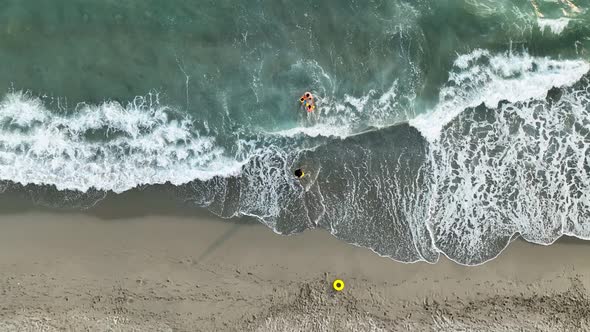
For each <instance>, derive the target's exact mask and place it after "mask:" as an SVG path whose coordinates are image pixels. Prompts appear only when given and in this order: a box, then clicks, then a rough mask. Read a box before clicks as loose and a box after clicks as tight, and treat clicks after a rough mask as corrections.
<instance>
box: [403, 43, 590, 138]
mask: <svg viewBox="0 0 590 332" xmlns="http://www.w3.org/2000/svg"><path fill="white" fill-rule="evenodd" d="M588 70H590V66H589V64H588V63H587V62H585V61H582V60H553V59H549V58H540V57H532V56H530V55H528V54H526V53H523V54H515V53H505V54H495V55H494V54H491V53H490V52H489V51H486V50H480V49H477V50H475V51H473V52H471V53H469V54H465V55H461V56H459V57H458V58H457V60H456V61H455V62H454V64H453V69H452V70H451V72H450V73H449V79H448V81H447V83H446V84H445V86H444V87H443V88H442V89H441V90H440V97H439V102H438V104H437V106H436V107H435V108H434V110H433V111H431V112H428V113H425V114H421V115H419V116H417V117H416V118H414V119H412V120H410V124H411V125H412V126H414V127H416V128H417V129H418V130H420V132H421V133H422V134H423V135H424V137H426V139H428V140H429V141H431V142H432V141H434V140H436V139H437V138H438V137H439V136H440V132H441V130H442V128H443V127H444V126H445V125H446V124H448V123H449V122H450V121H451V120H453V119H454V118H455V117H456V116H457V115H458V114H460V113H461V112H462V111H463V110H465V109H466V108H469V107H475V106H477V105H480V104H482V103H484V104H485V105H486V106H488V107H496V106H497V105H498V102H500V101H501V100H508V101H510V102H516V101H524V100H528V99H531V98H541V97H543V96H544V95H545V94H546V93H547V91H549V90H550V89H551V88H552V87H562V86H568V85H570V84H572V83H574V82H576V81H578V80H579V79H580V77H582V75H584V74H585V73H587V72H588Z"/></svg>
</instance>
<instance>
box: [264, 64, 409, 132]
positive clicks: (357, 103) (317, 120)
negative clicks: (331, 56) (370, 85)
mask: <svg viewBox="0 0 590 332" xmlns="http://www.w3.org/2000/svg"><path fill="white" fill-rule="evenodd" d="M324 75H326V74H324ZM399 98H400V96H399V94H398V82H397V81H394V82H393V83H392V84H391V86H390V87H389V88H388V89H387V90H385V91H376V90H370V91H368V92H367V93H366V94H364V95H361V96H360V97H355V96H352V95H349V94H345V95H344V98H342V99H341V100H339V99H336V98H334V97H331V96H319V97H318V100H317V105H318V108H317V111H316V112H315V113H312V114H310V115H309V117H310V121H309V122H312V123H313V124H312V125H310V126H299V127H294V128H289V129H284V130H279V131H275V132H270V133H268V134H270V135H279V136H284V137H295V136H299V135H305V136H309V137H319V136H323V137H338V138H346V137H348V136H351V135H355V134H358V133H359V132H361V131H364V130H366V129H367V128H368V127H387V126H391V125H394V124H395V123H399V122H401V121H405V120H407V119H408V118H409V117H410V116H409V115H408V114H407V113H406V112H404V113H402V111H401V109H400V108H399V107H398V106H399Z"/></svg>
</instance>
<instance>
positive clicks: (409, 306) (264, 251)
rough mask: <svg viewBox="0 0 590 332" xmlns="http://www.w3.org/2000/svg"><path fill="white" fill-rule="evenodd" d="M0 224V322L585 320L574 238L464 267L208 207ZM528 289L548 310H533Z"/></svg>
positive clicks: (70, 326)
mask: <svg viewBox="0 0 590 332" xmlns="http://www.w3.org/2000/svg"><path fill="white" fill-rule="evenodd" d="M0 229H1V230H2V232H0V282H1V284H0V291H1V292H2V295H3V296H2V297H0V330H11V326H12V328H13V329H12V330H15V331H16V330H22V329H24V328H33V329H34V327H35V326H37V327H39V326H42V327H43V328H45V330H47V331H53V330H56V331H57V330H63V329H66V330H80V329H85V328H87V329H91V330H99V331H102V330H105V331H106V330H109V329H112V330H115V331H119V330H120V331H127V330H134V329H135V330H146V329H147V330H157V331H171V330H174V331H190V330H197V331H201V330H202V331H209V330H215V329H217V330H228V331H234V330H247V331H248V330H252V331H275V330H276V331H282V330H284V329H283V327H285V326H287V327H292V328H293V329H295V330H297V328H299V329H306V328H313V329H315V330H319V331H322V330H326V331H328V330H332V329H335V328H336V329H340V330H347V329H349V328H350V329H352V327H354V326H358V327H360V328H361V330H362V329H363V328H366V329H370V328H374V330H376V331H381V330H383V331H402V330H407V329H408V328H411V329H417V330H420V329H432V328H435V327H436V326H437V324H439V325H440V324H456V326H457V327H460V326H468V327H469V326H471V327H473V328H475V327H477V326H479V327H482V326H480V325H481V324H488V323H489V324H491V323H494V324H497V327H498V329H497V330H498V331H503V330H502V329H501V328H507V329H508V328H509V327H510V326H519V325H518V324H517V325H514V324H516V323H518V322H520V321H522V320H523V317H525V318H526V317H528V318H527V319H528V320H530V322H531V324H532V323H535V324H536V325H535V326H542V327H543V328H549V330H551V328H555V329H559V328H561V329H562V330H563V329H564V328H566V329H567V328H581V327H582V325H581V324H586V323H587V322H588V316H584V314H585V310H587V309H584V310H582V311H580V310H581V308H583V306H585V305H586V304H588V303H590V302H588V300H587V298H588V297H587V295H588V294H587V291H586V289H588V287H590V264H587V263H586V259H585V255H584V254H583V252H584V250H587V248H585V247H584V246H586V243H585V242H583V241H579V240H573V241H570V240H571V239H570V240H567V239H565V240H560V241H558V242H557V243H556V244H553V245H552V246H540V245H534V244H529V243H526V242H524V241H522V240H517V241H514V242H513V243H512V244H511V245H510V246H509V247H508V248H507V249H506V250H505V251H504V253H503V254H502V255H500V257H498V258H496V259H495V260H493V261H491V262H488V263H486V264H484V265H480V266H475V267H467V266H462V265H458V264H456V263H453V262H451V261H450V260H448V259H446V258H444V257H443V258H441V259H440V260H439V262H438V263H436V264H429V263H424V262H420V263H411V264H408V263H398V262H395V261H393V260H391V259H389V258H384V257H379V256H378V255H376V254H374V253H373V252H372V251H370V250H369V249H364V248H360V247H356V246H353V245H350V244H347V243H345V242H343V241H340V240H338V239H336V238H335V237H333V236H332V235H330V234H329V233H328V232H326V231H322V230H312V231H306V232H304V233H303V234H298V235H292V236H281V235H277V234H275V233H274V232H272V230H270V229H268V228H267V227H265V226H263V225H261V224H256V223H234V222H231V221H220V220H218V219H215V218H212V217H207V216H200V217H178V216H141V217H135V218H118V219H110V220H109V219H101V218H99V217H96V216H90V215H87V214H84V213H48V212H23V213H17V214H10V215H8V214H4V215H1V216H0ZM336 278H339V279H342V280H344V282H345V284H346V286H345V289H344V291H342V292H340V293H336V292H334V291H333V290H331V282H332V280H334V279H336ZM572 294H573V295H572ZM540 299H541V300H542V299H547V302H546V303H547V307H542V308H537V306H538V304H539V303H541V302H540ZM571 299H574V300H571ZM562 300H563V301H566V302H563V301H562ZM556 301H557V302H556ZM559 301H562V302H563V303H561V302H559ZM567 301H569V302H567ZM572 301H573V302H572ZM552 303H553V304H552ZM555 303H560V306H561V307H563V308H565V311H563V310H562V311H559V310H558V308H557V307H556V306H555V305H554V304H555ZM492 304H493V306H492V307H490V306H491V305H492ZM466 308H467V309H466ZM570 309H571V310H570ZM466 310H467V311H466ZM490 310H492V311H494V310H496V311H497V312H498V315H496V316H494V315H491V314H490V312H491V311H490ZM576 310H577V311H576ZM564 312H565V313H564ZM576 312H577V313H578V316H576V314H575V313H576ZM514 313H518V315H517V316H515V317H513V316H512V315H514ZM563 315H569V316H567V317H565V318H564V319H562V320H559V319H558V320H557V321H556V320H555V319H554V318H555V317H561V316H563ZM494 317H495V319H496V320H493V318H494ZM490 319H492V320H491V321H490ZM449 322H450V323H449ZM35 324H36V325H35ZM39 324H41V325H39ZM306 324H308V325H306ZM309 324H316V325H309ZM461 324H463V325H461ZM473 324H475V325H473ZM478 324H480V325H478ZM551 324H553V325H551ZM564 324H565V325H564ZM567 324H570V325H567ZM571 324H574V325H571ZM576 324H577V325H576ZM525 325H526V324H525ZM490 326H491V325H490ZM316 328H317V329H316ZM531 328H532V330H535V329H534V326H533V325H531ZM492 330H496V329H492ZM525 330H526V326H525ZM545 330H546V329H545Z"/></svg>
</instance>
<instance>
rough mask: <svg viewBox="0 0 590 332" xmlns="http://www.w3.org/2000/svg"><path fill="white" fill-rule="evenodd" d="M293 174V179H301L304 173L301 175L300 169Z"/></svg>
mask: <svg viewBox="0 0 590 332" xmlns="http://www.w3.org/2000/svg"><path fill="white" fill-rule="evenodd" d="M293 174H295V177H296V178H298V179H301V178H302V177H304V176H305V173H303V170H302V169H301V168H298V169H296V170H295V172H293Z"/></svg>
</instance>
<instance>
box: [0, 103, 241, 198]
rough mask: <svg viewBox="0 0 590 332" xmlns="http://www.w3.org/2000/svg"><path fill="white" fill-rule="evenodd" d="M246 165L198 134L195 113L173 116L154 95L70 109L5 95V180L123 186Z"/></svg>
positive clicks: (0, 171)
mask: <svg viewBox="0 0 590 332" xmlns="http://www.w3.org/2000/svg"><path fill="white" fill-rule="evenodd" d="M176 117H177V116H176ZM240 167H241V163H239V162H237V161H236V160H234V159H230V158H226V157H225V156H224V150H223V149H222V148H220V147H219V146H217V145H216V144H215V139H214V138H212V137H205V136H201V135H199V133H198V132H196V130H195V129H194V128H193V126H192V122H191V120H190V119H189V118H187V117H177V118H175V115H174V112H172V111H171V110H170V109H168V108H167V107H165V106H161V105H159V103H157V102H153V101H151V100H150V99H149V98H136V99H135V100H134V101H133V102H131V103H129V104H128V105H126V106H123V105H121V104H119V103H117V102H105V103H103V104H101V105H95V106H93V105H80V106H79V107H78V108H77V109H76V110H75V111H74V112H72V114H68V115H64V114H57V113H55V112H52V111H50V110H49V109H47V108H46V107H45V106H44V104H43V102H42V101H41V100H40V99H39V98H35V97H31V96H29V95H27V94H23V93H18V92H17V93H9V94H7V95H6V96H5V97H4V99H3V100H2V102H0V179H2V180H10V181H13V182H17V183H21V184H46V185H55V186H56V187H57V189H59V190H65V189H70V190H79V191H87V190H88V189H89V188H92V187H93V188H96V189H100V190H112V191H114V192H123V191H126V190H129V189H131V188H134V187H136V186H139V185H142V184H157V183H165V182H170V183H172V184H175V185H179V184H183V183H186V182H189V181H192V180H195V179H208V178H211V177H213V176H216V175H229V174H236V173H237V172H239V170H240Z"/></svg>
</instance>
